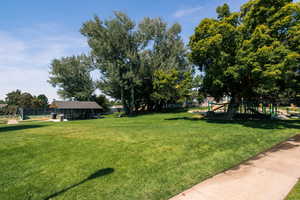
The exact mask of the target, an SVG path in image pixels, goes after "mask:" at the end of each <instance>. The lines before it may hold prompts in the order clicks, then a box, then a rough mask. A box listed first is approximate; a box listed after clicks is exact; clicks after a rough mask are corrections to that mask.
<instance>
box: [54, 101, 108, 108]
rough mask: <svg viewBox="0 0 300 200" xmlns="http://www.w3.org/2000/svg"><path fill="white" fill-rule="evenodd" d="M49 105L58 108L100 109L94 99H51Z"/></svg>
mask: <svg viewBox="0 0 300 200" xmlns="http://www.w3.org/2000/svg"><path fill="white" fill-rule="evenodd" d="M50 107H51V108H58V109H102V107H101V106H99V104H97V103H96V102H94V101H53V102H52V104H51V106H50Z"/></svg>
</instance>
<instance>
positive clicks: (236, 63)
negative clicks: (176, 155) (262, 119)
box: [189, 0, 300, 118]
mask: <svg viewBox="0 0 300 200" xmlns="http://www.w3.org/2000/svg"><path fill="white" fill-rule="evenodd" d="M217 13H218V18H217V19H208V18H206V19H204V20H202V21H201V23H200V24H199V26H198V27H196V29H195V33H194V35H193V36H191V38H190V43H189V46H190V48H191V53H190V60H191V61H192V62H193V63H194V64H195V65H198V66H199V67H200V69H201V70H202V71H204V72H205V77H204V80H203V89H204V91H205V92H206V93H207V94H209V95H212V96H213V97H215V98H217V99H219V98H222V97H223V96H230V97H231V102H230V106H229V111H228V117H229V118H232V117H233V115H234V113H235V112H236V111H237V108H238V105H239V103H240V101H241V99H246V100H253V99H254V100H255V99H258V98H269V99H272V98H277V97H278V96H279V95H280V94H283V93H285V92H286V93H288V94H293V95H295V94H296V93H298V92H299V91H300V90H299V80H300V77H299V65H300V62H299V59H300V54H299V53H300V51H299V35H300V32H299V22H300V21H299V20H300V4H299V3H293V2H292V1H291V0H273V1H265V0H251V1H249V2H248V3H246V4H245V5H243V6H242V8H241V11H240V12H230V9H229V6H228V5H223V6H221V7H218V8H217Z"/></svg>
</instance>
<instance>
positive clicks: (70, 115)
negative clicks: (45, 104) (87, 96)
mask: <svg viewBox="0 0 300 200" xmlns="http://www.w3.org/2000/svg"><path fill="white" fill-rule="evenodd" d="M50 108H52V109H53V110H54V112H55V113H56V114H63V115H64V117H65V118H66V119H90V118H93V117H94V116H96V115H97V114H99V113H101V111H102V110H103V108H102V107H101V106H99V105H98V104H97V103H96V102H93V101H53V102H52V104H51V105H50Z"/></svg>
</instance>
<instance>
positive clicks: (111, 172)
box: [0, 113, 300, 200]
mask: <svg viewBox="0 0 300 200" xmlns="http://www.w3.org/2000/svg"><path fill="white" fill-rule="evenodd" d="M192 116H193V115H192V114H188V113H171V114H148V115H142V116H138V117H132V118H105V119H98V120H85V121H71V122H63V123H51V122H27V123H24V124H19V125H10V126H8V125H0V157H1V159H0V199H1V200H6V199H7V200H12V199H14V200H17V199H26V200H27V199H28V200H29V199H30V200H34V199H69V200H74V199H80V200H83V199H92V200H94V199H105V200H106V199H109V200H121V199H130V200H132V199H138V200H141V199H155V200H156V199H168V198H169V197H172V196H174V195H176V194H177V193H179V192H181V191H183V190H185V189H187V188H189V187H191V186H192V185H194V184H197V183H198V182H200V181H202V180H204V179H206V178H208V177H210V176H212V175H214V174H216V173H218V172H221V171H223V170H225V169H228V168H230V167H232V166H234V165H236V164H238V163H240V162H241V161H243V160H245V159H247V158H250V157H252V156H254V155H255V154H257V153H259V152H261V151H264V150H266V149H268V148H270V147H271V146H273V145H275V144H277V143H279V142H280V141H283V140H285V139H287V138H288V137H290V136H293V135H295V134H296V133H299V128H300V123H299V121H296V120H294V121H289V122H288V121H287V122H279V121H272V122H264V121H255V122H231V123H228V122H227V123H226V122H222V121H205V120H198V119H196V118H192Z"/></svg>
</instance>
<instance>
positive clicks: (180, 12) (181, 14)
mask: <svg viewBox="0 0 300 200" xmlns="http://www.w3.org/2000/svg"><path fill="white" fill-rule="evenodd" d="M202 8H203V7H202V6H197V7H193V8H185V9H180V10H177V11H176V12H175V13H174V14H173V16H174V17H176V18H181V17H185V16H188V15H192V14H195V13H197V12H199V11H200V10H202Z"/></svg>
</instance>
